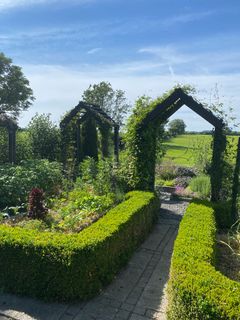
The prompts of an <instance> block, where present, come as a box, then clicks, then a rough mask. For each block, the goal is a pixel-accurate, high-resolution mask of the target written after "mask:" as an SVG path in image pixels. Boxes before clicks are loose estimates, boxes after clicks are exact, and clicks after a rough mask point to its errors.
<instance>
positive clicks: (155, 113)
mask: <svg viewBox="0 0 240 320" xmlns="http://www.w3.org/2000/svg"><path fill="white" fill-rule="evenodd" d="M183 105H186V106H187V107H189V108H190V109H191V110H193V111H194V112H195V113H197V114H198V115H199V116H200V117H202V118H203V119H204V120H206V121H207V122H209V123H210V124H211V125H212V126H214V128H215V130H214V138H213V155H212V165H211V200H212V201H218V200H219V199H220V193H221V189H222V175H223V154H224V151H225V149H226V136H225V133H224V128H225V124H224V122H223V120H222V119H220V118H218V117H217V116H215V115H214V114H213V113H212V112H211V111H210V110H208V109H206V108H205V107H204V106H203V105H202V104H201V103H199V102H197V101H196V100H194V99H193V97H191V96H190V95H188V94H186V93H185V92H184V91H183V90H182V89H181V88H177V89H175V90H174V91H173V92H172V94H170V95H169V96H168V97H167V98H166V99H165V100H163V101H162V102H161V103H159V104H158V105H156V106H155V108H154V109H153V110H152V111H150V112H149V113H148V114H147V115H146V117H145V118H144V119H143V120H142V122H141V124H140V126H139V133H138V134H139V135H140V136H142V137H143V136H144V135H142V134H141V133H143V132H144V131H145V130H146V129H147V127H148V126H154V125H158V124H159V123H163V122H165V121H166V120H167V119H168V118H169V117H171V116H172V115H173V114H174V113H175V112H176V111H177V110H179V109H180V108H181V107H182V106H183ZM145 156H147V155H145ZM149 161H154V164H155V159H154V160H153V159H149ZM154 167H155V165H154ZM150 176H152V179H150V180H149V181H148V184H149V185H148V187H149V189H153V188H154V172H150Z"/></svg>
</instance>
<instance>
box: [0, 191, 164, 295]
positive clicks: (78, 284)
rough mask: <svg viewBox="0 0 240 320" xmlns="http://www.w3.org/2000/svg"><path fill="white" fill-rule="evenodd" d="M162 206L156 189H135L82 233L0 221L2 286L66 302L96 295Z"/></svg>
mask: <svg viewBox="0 0 240 320" xmlns="http://www.w3.org/2000/svg"><path fill="white" fill-rule="evenodd" d="M158 208H159V201H158V199H157V198H156V197H155V195H154V194H153V193H149V192H140V191H134V192H131V193H129V194H128V195H127V198H126V200H125V201H124V202H122V203H121V204H119V205H118V206H116V207H115V208H113V209H111V210H110V211H109V212H108V213H107V214H106V215H105V216H104V217H103V218H101V219H99V220H98V221H97V222H95V223H94V224H92V225H91V226H90V227H88V228H86V229H84V230H83V231H82V232H80V233H79V234H59V233H50V232H43V233H41V232H37V231H33V230H25V229H21V228H19V227H14V228H13V227H8V226H3V225H2V226H0V288H2V290H4V291H5V292H12V293H17V294H26V295H30V296H35V297H38V298H42V299H46V300H62V301H64V300H65V301H66V300H73V299H85V298H88V297H91V296H93V295H95V294H97V293H98V292H99V291H100V289H101V288H102V287H103V286H104V285H106V284H107V283H109V282H110V281H111V280H112V279H113V277H114V275H115V274H116V273H117V272H118V271H119V270H120V268H121V267H122V266H123V265H125V264H126V263H127V261H128V260H129V257H130V256H131V254H132V253H133V251H134V250H135V248H136V247H137V246H138V245H139V243H140V242H141V241H142V240H143V239H144V238H145V237H146V235H147V234H148V233H149V231H150V229H151V227H152V225H153V223H154V221H155V219H156V213H157V210H158Z"/></svg>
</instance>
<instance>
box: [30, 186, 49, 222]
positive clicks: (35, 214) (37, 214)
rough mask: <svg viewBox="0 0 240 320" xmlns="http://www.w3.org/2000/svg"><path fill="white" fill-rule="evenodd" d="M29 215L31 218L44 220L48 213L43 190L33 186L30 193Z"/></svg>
mask: <svg viewBox="0 0 240 320" xmlns="http://www.w3.org/2000/svg"><path fill="white" fill-rule="evenodd" d="M28 210H29V211H28V216H29V217H30V218H31V219H39V220H43V219H44V218H45V216H46V214H47V209H46V208H45V207H44V204H43V191H42V190H41V189H38V188H33V189H32V190H31V192H30V194H29V202H28Z"/></svg>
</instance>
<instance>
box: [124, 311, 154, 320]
mask: <svg viewBox="0 0 240 320" xmlns="http://www.w3.org/2000/svg"><path fill="white" fill-rule="evenodd" d="M149 319H150V318H148V317H145V316H140V315H139V314H136V313H134V314H132V315H131V317H130V318H129V320H149Z"/></svg>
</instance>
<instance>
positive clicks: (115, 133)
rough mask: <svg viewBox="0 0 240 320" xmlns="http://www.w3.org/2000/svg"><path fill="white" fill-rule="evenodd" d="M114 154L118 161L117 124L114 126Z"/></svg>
mask: <svg viewBox="0 0 240 320" xmlns="http://www.w3.org/2000/svg"><path fill="white" fill-rule="evenodd" d="M114 155H115V161H116V162H119V126H114Z"/></svg>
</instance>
